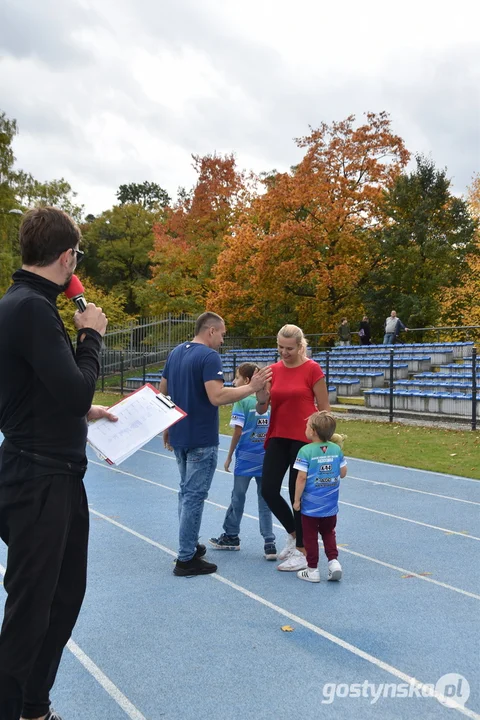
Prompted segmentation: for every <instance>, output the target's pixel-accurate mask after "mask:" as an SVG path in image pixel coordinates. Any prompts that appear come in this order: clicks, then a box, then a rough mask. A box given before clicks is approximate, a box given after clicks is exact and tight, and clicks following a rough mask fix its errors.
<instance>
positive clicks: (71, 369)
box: [0, 270, 101, 463]
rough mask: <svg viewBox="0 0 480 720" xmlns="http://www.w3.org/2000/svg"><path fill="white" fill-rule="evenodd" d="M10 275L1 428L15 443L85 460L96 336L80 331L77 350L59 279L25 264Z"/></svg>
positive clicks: (2, 343) (4, 309)
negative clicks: (62, 311) (60, 300)
mask: <svg viewBox="0 0 480 720" xmlns="http://www.w3.org/2000/svg"><path fill="white" fill-rule="evenodd" d="M13 280H14V284H13V285H12V286H11V287H10V288H9V289H8V290H7V292H6V294H5V295H4V297H3V298H2V299H1V300H0V430H1V431H2V433H3V434H4V436H5V437H6V438H7V439H8V440H10V441H11V442H12V443H13V444H14V445H15V446H16V447H18V448H19V449H21V450H26V451H29V452H34V453H38V454H39V455H43V456H46V457H50V458H54V459H57V460H66V461H68V462H74V463H82V462H85V444H86V437H87V421H86V415H87V413H88V411H89V409H90V407H91V404H92V400H93V395H94V392H95V383H96V380H97V377H98V372H99V359H98V358H99V352H100V348H101V336H100V334H99V333H97V332H96V331H95V330H93V329H84V330H82V331H81V334H80V333H79V339H78V341H77V349H76V352H75V350H74V348H73V345H72V343H71V341H70V338H69V336H68V334H67V331H66V329H65V326H64V324H63V322H62V320H61V318H60V315H59V314H58V310H57V307H56V300H57V297H58V295H59V294H60V292H61V289H60V288H59V286H58V285H56V284H55V283H52V282H50V281H49V280H46V279H45V278H43V277H41V276H39V275H36V274H34V273H30V272H28V271H26V270H18V271H17V272H16V273H15V274H14V276H13ZM81 335H84V338H83V340H82V342H80V337H81Z"/></svg>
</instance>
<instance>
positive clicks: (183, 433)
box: [163, 342, 223, 449]
mask: <svg viewBox="0 0 480 720" xmlns="http://www.w3.org/2000/svg"><path fill="white" fill-rule="evenodd" d="M163 377H164V378H165V379H166V381H167V392H168V394H169V395H170V397H171V398H172V400H173V401H174V402H175V403H176V404H177V405H178V406H179V407H180V408H181V409H182V410H184V411H185V412H186V413H187V417H185V418H183V420H180V421H179V422H178V423H176V424H175V425H172V426H171V428H170V429H169V440H170V444H171V445H172V447H174V448H182V449H188V448H196V447H211V446H213V445H218V407H215V405H212V403H211V402H210V400H209V399H208V395H207V391H206V390H205V383H206V382H208V381H209V380H221V381H222V383H223V370H222V362H221V360H220V355H219V354H218V352H217V351H216V350H212V348H209V347H207V346H206V345H203V344H202V343H194V342H185V343H182V344H181V345H178V347H176V348H175V349H174V350H172V352H171V353H170V355H169V356H168V358H167V362H166V364H165V369H164V371H163Z"/></svg>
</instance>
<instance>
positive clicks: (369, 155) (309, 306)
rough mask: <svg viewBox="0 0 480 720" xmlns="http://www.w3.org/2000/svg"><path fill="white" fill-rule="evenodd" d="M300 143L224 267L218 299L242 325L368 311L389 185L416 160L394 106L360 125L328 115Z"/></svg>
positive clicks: (315, 327) (244, 220)
mask: <svg viewBox="0 0 480 720" xmlns="http://www.w3.org/2000/svg"><path fill="white" fill-rule="evenodd" d="M296 142H297V145H298V146H299V147H300V148H302V149H303V150H304V151H305V154H304V157H303V159H302V160H301V162H300V163H299V164H298V165H297V166H296V167H295V168H293V169H292V170H291V171H290V172H285V173H277V174H274V175H269V176H267V178H266V179H265V181H264V184H265V188H266V191H265V193H264V194H263V195H261V196H259V197H258V198H257V199H256V200H255V201H254V202H253V203H252V204H251V205H250V206H249V207H247V208H245V210H244V212H243V215H242V216H241V217H240V218H239V222H238V223H237V226H236V227H235V229H234V232H232V233H231V235H229V237H228V238H227V239H226V247H225V249H224V250H223V252H222V253H221V254H220V256H219V258H218V262H217V264H216V267H215V283H214V285H213V288H212V290H211V292H210V295H209V306H210V307H212V309H214V310H216V311H217V312H220V313H221V314H222V315H223V316H224V317H225V319H226V321H227V325H229V326H234V327H235V330H236V331H237V332H242V333H243V332H245V333H251V334H253V335H260V334H262V333H267V334H272V333H275V332H276V331H277V329H278V327H279V326H281V325H282V324H283V323H285V322H294V323H297V324H298V325H300V326H302V327H303V329H304V330H305V331H306V332H310V333H312V332H313V333H314V332H319V331H320V330H322V331H325V330H333V329H334V327H335V326H336V324H337V322H338V320H339V318H340V317H341V316H342V315H347V316H350V317H352V318H353V317H358V316H359V315H361V308H359V304H358V303H359V292H358V288H359V287H360V286H361V284H362V283H364V282H366V281H367V280H368V275H369V272H370V271H371V269H372V267H373V266H374V264H375V263H376V262H378V257H379V253H378V248H377V246H376V245H375V244H374V243H373V239H372V238H373V232H372V231H373V230H374V229H375V228H377V227H378V224H379V223H380V222H381V218H382V212H381V209H380V207H381V202H382V197H383V192H384V190H385V189H387V188H389V187H391V186H392V184H393V183H394V181H395V179H396V178H397V177H398V175H399V174H400V173H401V171H402V169H403V168H404V167H405V165H406V164H407V162H408V158H409V153H408V151H407V150H406V149H405V146H404V143H403V140H402V139H401V138H400V137H399V136H398V135H395V134H394V133H393V132H392V129H391V124H390V119H389V117H388V115H387V114H386V113H379V114H375V113H367V115H366V121H365V122H364V123H363V124H361V125H359V126H356V125H355V117H354V116H353V115H351V116H350V117H348V118H347V119H346V120H343V121H341V122H333V123H332V124H331V125H327V124H325V123H323V124H322V125H321V126H320V127H319V128H318V129H316V130H313V129H312V130H311V132H310V134H309V135H307V136H306V137H303V138H300V139H298V140H297V141H296Z"/></svg>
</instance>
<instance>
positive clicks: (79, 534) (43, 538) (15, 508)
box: [0, 473, 89, 720]
mask: <svg viewBox="0 0 480 720" xmlns="http://www.w3.org/2000/svg"><path fill="white" fill-rule="evenodd" d="M2 481H3V478H2ZM88 529H89V516H88V503H87V498H86V494H85V488H84V485H83V473H81V474H77V475H74V474H64V473H62V474H51V475H43V476H41V477H35V478H33V479H31V480H27V481H23V482H19V483H13V484H6V483H4V482H2V483H0V537H1V538H2V540H3V541H4V542H5V543H6V544H7V545H8V559H7V570H6V573H5V579H4V585H5V590H6V592H7V601H6V604H5V615H4V620H3V625H2V630H1V633H0V720H19V718H20V714H22V715H23V717H25V718H37V717H41V716H43V715H45V714H46V713H47V712H48V710H49V707H50V690H51V688H52V686H53V683H54V681H55V677H56V674H57V670H58V666H59V664H60V659H61V657H62V652H63V648H64V647H65V645H66V644H67V642H68V640H69V638H70V635H71V632H72V629H73V627H74V625H75V622H76V620H77V617H78V613H79V612H80V608H81V605H82V601H83V597H84V595H85V587H86V574H87V546H88Z"/></svg>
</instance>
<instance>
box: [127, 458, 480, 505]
mask: <svg viewBox="0 0 480 720" xmlns="http://www.w3.org/2000/svg"><path fill="white" fill-rule="evenodd" d="M218 449H219V450H221V451H222V452H228V450H223V448H218ZM141 452H144V453H147V454H149V455H159V456H160V457H168V458H169V459H170V460H172V459H174V458H172V456H171V455H170V456H169V455H166V454H165V453H159V452H155V451H154V450H144V449H142V450H141ZM385 464H386V463H385ZM389 467H397V466H396V465H392V466H389ZM412 469H415V468H412ZM217 472H221V473H226V470H221V469H220V468H217ZM227 475H232V476H233V473H230V472H229V473H227ZM447 477H449V476H447ZM451 477H454V476H451ZM463 479H466V480H469V479H470V478H463ZM345 480H361V481H362V482H366V483H370V484H372V485H385V486H386V487H392V488H396V489H398V490H405V491H406V492H414V493H419V494H420V495H430V496H431V497H438V498H441V499H442V500H453V501H455V502H461V503H465V504H467V505H479V506H480V502H478V501H476V500H465V499H463V498H457V497H453V496H452V495H442V494H441V493H435V492H429V491H427V490H417V488H410V487H407V486H406V485H396V484H395V483H389V482H384V481H383V480H370V479H368V478H362V477H359V476H358V475H347V476H346V477H345V478H344V481H345ZM474 482H478V484H479V487H480V480H475V481H474Z"/></svg>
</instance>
